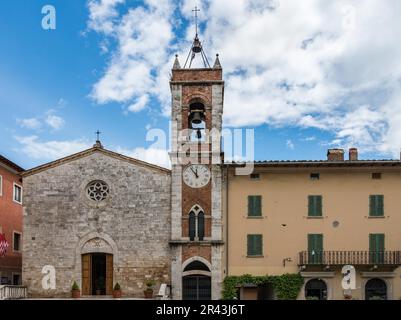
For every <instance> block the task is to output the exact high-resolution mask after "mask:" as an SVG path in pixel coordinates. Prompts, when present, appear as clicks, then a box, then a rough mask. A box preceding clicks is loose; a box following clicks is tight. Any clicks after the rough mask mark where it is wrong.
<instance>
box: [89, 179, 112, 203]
mask: <svg viewBox="0 0 401 320" xmlns="http://www.w3.org/2000/svg"><path fill="white" fill-rule="evenodd" d="M109 192H110V189H109V186H108V185H107V183H106V182H104V181H93V182H91V183H90V184H89V185H88V187H87V188H86V194H87V195H88V197H89V198H90V199H91V200H93V201H96V202H101V201H103V200H105V199H106V198H107V196H108V195H109Z"/></svg>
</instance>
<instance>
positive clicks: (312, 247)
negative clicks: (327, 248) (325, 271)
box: [308, 234, 323, 264]
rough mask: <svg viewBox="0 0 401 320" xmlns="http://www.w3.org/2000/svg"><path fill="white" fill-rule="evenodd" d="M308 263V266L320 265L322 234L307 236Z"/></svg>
mask: <svg viewBox="0 0 401 320" xmlns="http://www.w3.org/2000/svg"><path fill="white" fill-rule="evenodd" d="M308 262H309V264H322V262H323V234H308Z"/></svg>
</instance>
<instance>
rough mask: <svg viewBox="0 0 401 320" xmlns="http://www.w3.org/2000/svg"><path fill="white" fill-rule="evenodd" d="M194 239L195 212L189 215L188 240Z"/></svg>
mask: <svg viewBox="0 0 401 320" xmlns="http://www.w3.org/2000/svg"><path fill="white" fill-rule="evenodd" d="M195 237H196V215H195V212H193V211H191V212H190V213H189V240H191V241H194V240H195Z"/></svg>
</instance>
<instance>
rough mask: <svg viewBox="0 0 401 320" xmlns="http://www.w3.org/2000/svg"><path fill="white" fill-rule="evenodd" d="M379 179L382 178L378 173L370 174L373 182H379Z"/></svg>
mask: <svg viewBox="0 0 401 320" xmlns="http://www.w3.org/2000/svg"><path fill="white" fill-rule="evenodd" d="M381 178H382V174H381V173H380V172H374V173H372V179H373V180H380V179H381Z"/></svg>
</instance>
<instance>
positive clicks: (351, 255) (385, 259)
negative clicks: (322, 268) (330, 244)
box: [299, 251, 401, 265]
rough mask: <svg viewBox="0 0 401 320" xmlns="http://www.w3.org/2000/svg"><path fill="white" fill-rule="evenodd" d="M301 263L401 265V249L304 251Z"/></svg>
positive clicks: (300, 255) (301, 255) (301, 253)
mask: <svg viewBox="0 0 401 320" xmlns="http://www.w3.org/2000/svg"><path fill="white" fill-rule="evenodd" d="M299 264H300V265H345V264H352V265H372V264H375V265H401V251H302V252H300V253H299Z"/></svg>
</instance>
